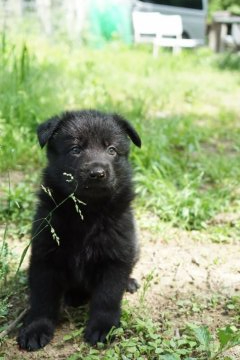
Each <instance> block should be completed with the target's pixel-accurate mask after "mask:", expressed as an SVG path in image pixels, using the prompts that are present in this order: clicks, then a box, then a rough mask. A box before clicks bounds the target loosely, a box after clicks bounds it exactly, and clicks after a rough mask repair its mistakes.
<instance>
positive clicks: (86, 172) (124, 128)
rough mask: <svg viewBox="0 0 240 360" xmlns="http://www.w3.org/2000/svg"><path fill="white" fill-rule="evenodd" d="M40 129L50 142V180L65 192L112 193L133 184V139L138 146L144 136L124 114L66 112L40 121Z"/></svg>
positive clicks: (87, 196)
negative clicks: (129, 159) (130, 160)
mask: <svg viewBox="0 0 240 360" xmlns="http://www.w3.org/2000/svg"><path fill="white" fill-rule="evenodd" d="M37 133H38V139H39V143H40V145H41V147H44V146H45V145H46V144H47V154H48V160H49V164H48V167H47V176H48V181H49V182H50V183H51V187H53V188H56V189H57V190H58V191H60V192H62V193H63V194H69V193H70V192H75V193H76V194H77V195H78V196H79V198H80V197H81V198H82V199H90V198H103V197H112V196H114V195H115V194H116V193H121V191H122V190H123V189H124V188H126V187H128V186H130V185H131V169H130V165H129V163H128V154H129V147H130V140H132V142H133V143H134V144H135V145H136V146H138V147H141V140H140V137H139V135H138V134H137V132H136V130H135V129H134V128H133V127H132V126H131V125H130V124H129V122H128V121H126V120H125V119H124V118H123V117H121V116H119V115H117V114H107V113H102V112H98V111H93V110H88V111H75V112H66V113H63V114H61V115H60V116H56V117H53V118H51V119H49V120H47V121H46V122H45V123H43V124H41V125H40V126H39V127H38V130H37Z"/></svg>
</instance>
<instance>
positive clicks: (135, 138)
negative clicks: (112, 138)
mask: <svg viewBox="0 0 240 360" xmlns="http://www.w3.org/2000/svg"><path fill="white" fill-rule="evenodd" d="M113 118H114V119H115V120H116V121H117V122H118V124H119V125H120V126H121V128H122V129H123V130H124V131H125V133H126V134H127V135H128V136H129V137H130V139H131V140H132V142H133V143H134V144H135V145H136V146H138V147H139V148H140V147H141V145H142V142H141V139H140V136H139V135H138V133H137V131H136V130H135V129H134V127H133V126H132V125H131V124H130V123H129V122H128V121H127V120H126V119H124V117H122V116H120V115H118V114H113Z"/></svg>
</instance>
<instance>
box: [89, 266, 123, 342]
mask: <svg viewBox="0 0 240 360" xmlns="http://www.w3.org/2000/svg"><path fill="white" fill-rule="evenodd" d="M128 277H129V271H128V270H126V269H125V268H123V267H122V268H121V267H120V266H108V267H107V269H105V271H104V273H103V276H102V278H101V281H100V282H99V284H98V285H97V287H96V289H95V291H94V293H93V296H92V300H91V302H90V314H89V321H88V324H87V327H86V331H85V340H86V341H87V342H88V343H90V344H91V345H95V344H96V343H97V342H104V341H105V340H106V336H107V334H108V332H109V331H110V330H111V328H112V327H113V326H116V327H117V326H119V321H120V314H121V300H122V297H123V293H124V290H125V289H126V285H127V281H128Z"/></svg>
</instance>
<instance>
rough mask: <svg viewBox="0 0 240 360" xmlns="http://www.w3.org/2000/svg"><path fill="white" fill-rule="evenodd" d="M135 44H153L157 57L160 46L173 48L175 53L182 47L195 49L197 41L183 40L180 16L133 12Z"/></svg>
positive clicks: (154, 53)
mask: <svg viewBox="0 0 240 360" xmlns="http://www.w3.org/2000/svg"><path fill="white" fill-rule="evenodd" d="M132 19H133V29H134V39H135V42H137V43H139V42H151V43H153V55H154V56H157V54H158V48H159V46H166V47H172V48H173V52H174V53H178V52H179V51H181V47H194V46H196V45H197V41H196V40H193V39H183V38H182V32H183V25H182V18H181V16H179V15H162V14H160V13H157V12H141V11H133V13H132Z"/></svg>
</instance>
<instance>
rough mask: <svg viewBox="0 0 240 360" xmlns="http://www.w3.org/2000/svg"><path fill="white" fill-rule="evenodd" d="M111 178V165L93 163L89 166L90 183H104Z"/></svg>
mask: <svg viewBox="0 0 240 360" xmlns="http://www.w3.org/2000/svg"><path fill="white" fill-rule="evenodd" d="M108 177H109V165H108V164H104V163H102V164H100V163H92V164H90V165H89V169H88V179H89V180H90V181H103V180H107V179H108Z"/></svg>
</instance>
